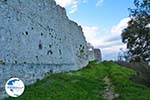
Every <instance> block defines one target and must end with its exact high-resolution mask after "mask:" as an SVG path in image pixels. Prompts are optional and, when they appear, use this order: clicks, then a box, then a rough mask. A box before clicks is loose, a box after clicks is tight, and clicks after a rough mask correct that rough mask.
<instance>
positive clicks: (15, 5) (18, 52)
mask: <svg viewBox="0 0 150 100" xmlns="http://www.w3.org/2000/svg"><path fill="white" fill-rule="evenodd" d="M86 44H87V43H86V40H85V37H84V35H83V32H82V28H81V27H80V26H78V24H77V23H75V22H73V21H71V20H69V19H68V17H67V16H66V11H65V9H64V8H62V7H60V6H58V5H56V3H55V1H54V0H7V1H6V0H1V1H0V79H1V80H0V85H1V86H0V90H1V89H2V90H3V89H4V83H5V82H6V81H7V80H8V79H9V78H11V77H18V78H20V79H21V80H23V81H24V82H25V84H32V83H34V82H35V81H36V80H37V79H42V78H44V77H45V76H46V75H47V74H50V73H51V72H62V71H69V70H77V69H79V68H82V67H83V66H86V65H87V63H88V48H87V45H86ZM2 92H4V91H0V94H1V95H6V94H5V93H2ZM1 97H3V96H1Z"/></svg>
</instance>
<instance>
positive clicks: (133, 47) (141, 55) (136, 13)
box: [121, 0, 150, 61]
mask: <svg viewBox="0 0 150 100" xmlns="http://www.w3.org/2000/svg"><path fill="white" fill-rule="evenodd" d="M134 5H135V8H133V9H131V8H129V11H130V15H129V16H130V18H131V20H130V21H129V22H128V27H127V28H125V29H124V30H123V32H122V34H121V36H122V41H123V43H127V49H128V54H129V55H130V58H131V59H130V60H134V61H140V60H144V61H150V0H143V1H141V0H140V1H139V0H134Z"/></svg>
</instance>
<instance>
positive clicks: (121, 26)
mask: <svg viewBox="0 0 150 100" xmlns="http://www.w3.org/2000/svg"><path fill="white" fill-rule="evenodd" d="M130 20H131V19H130V18H129V17H127V18H124V19H122V20H121V21H120V22H119V23H118V24H117V25H114V26H113V27H112V29H111V33H115V34H121V32H122V30H123V29H124V28H125V27H127V25H128V22H129V21H130Z"/></svg>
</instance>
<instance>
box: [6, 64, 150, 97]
mask: <svg viewBox="0 0 150 100" xmlns="http://www.w3.org/2000/svg"><path fill="white" fill-rule="evenodd" d="M133 74H135V72H134V71H133V70H130V69H127V68H125V67H121V66H119V65H117V64H116V63H113V62H101V63H96V62H91V63H90V64H89V65H88V66H87V67H84V68H83V69H81V70H78V71H72V72H65V73H58V74H52V75H50V76H48V77H46V78H45V79H43V80H37V82H36V83H35V84H33V85H30V86H26V89H25V92H24V94H23V95H22V96H21V97H19V98H7V99H5V100H106V99H104V98H107V99H109V100H111V98H110V97H109V96H112V98H114V99H113V100H150V88H147V87H145V86H142V85H139V84H136V83H134V82H132V81H131V80H129V77H130V76H131V75H133ZM106 78H107V79H106ZM107 80H109V81H107ZM107 82H109V84H108V83H107ZM108 85H110V86H108ZM110 92H112V93H110ZM107 93H108V94H110V95H107ZM113 95H114V97H113ZM107 96H108V97H107Z"/></svg>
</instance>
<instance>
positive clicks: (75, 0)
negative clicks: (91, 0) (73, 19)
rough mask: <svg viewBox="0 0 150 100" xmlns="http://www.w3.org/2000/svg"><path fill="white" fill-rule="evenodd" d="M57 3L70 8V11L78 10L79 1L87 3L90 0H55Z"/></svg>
mask: <svg viewBox="0 0 150 100" xmlns="http://www.w3.org/2000/svg"><path fill="white" fill-rule="evenodd" d="M55 1H56V3H57V4H58V5H60V6H62V7H65V8H67V7H68V9H69V13H74V12H76V11H77V9H78V6H79V3H87V2H88V0H55Z"/></svg>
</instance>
